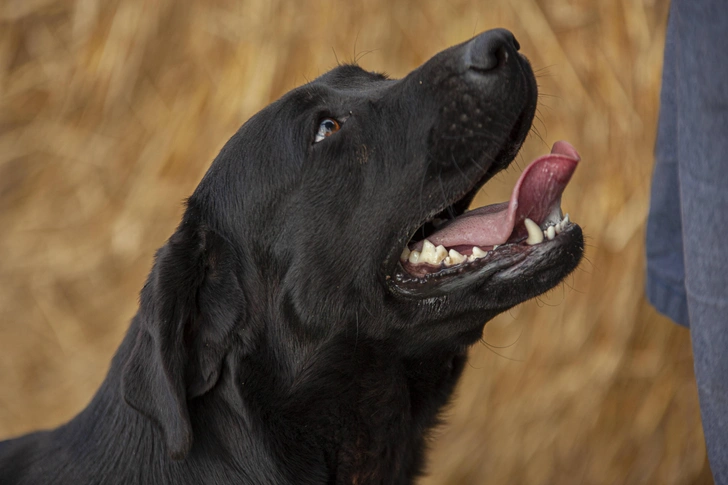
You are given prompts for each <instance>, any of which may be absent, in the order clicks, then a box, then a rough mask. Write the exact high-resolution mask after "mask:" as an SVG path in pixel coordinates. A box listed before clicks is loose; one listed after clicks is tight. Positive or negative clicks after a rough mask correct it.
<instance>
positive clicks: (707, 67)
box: [647, 0, 728, 485]
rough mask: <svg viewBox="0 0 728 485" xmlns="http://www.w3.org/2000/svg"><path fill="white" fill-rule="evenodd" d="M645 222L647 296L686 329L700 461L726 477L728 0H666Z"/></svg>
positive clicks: (722, 480) (727, 480) (722, 479)
mask: <svg viewBox="0 0 728 485" xmlns="http://www.w3.org/2000/svg"><path fill="white" fill-rule="evenodd" d="M660 103H661V106H660V120H659V128H658V134H657V144H656V148H655V168H654V174H653V180H652V194H651V197H652V200H651V203H650V214H649V218H648V221H647V297H648V298H649V300H650V302H651V303H652V304H653V305H654V306H655V307H656V308H657V309H658V310H659V311H660V312H662V313H664V314H665V315H667V316H668V317H670V318H671V319H672V320H674V321H675V322H677V323H679V324H681V325H685V326H688V327H690V335H691V338H692V345H693V354H694V358H695V376H696V379H697V384H698V397H699V399H700V412H701V416H702V420H703V429H704V431H705V440H706V443H707V447H708V460H709V462H710V466H711V469H712V471H713V476H714V478H715V482H716V483H717V484H721V485H722V484H728V3H726V1H725V0H673V2H672V5H671V7H670V19H669V22H668V28H667V39H666V45H665V64H664V68H663V77H662V93H661V99H660Z"/></svg>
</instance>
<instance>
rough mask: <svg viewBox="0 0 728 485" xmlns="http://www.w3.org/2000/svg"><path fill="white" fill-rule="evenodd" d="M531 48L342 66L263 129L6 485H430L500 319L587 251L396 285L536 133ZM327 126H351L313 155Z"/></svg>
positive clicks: (227, 151) (191, 214)
mask: <svg viewBox="0 0 728 485" xmlns="http://www.w3.org/2000/svg"><path fill="white" fill-rule="evenodd" d="M494 46H495V47H494ZM517 48H518V47H517V43H515V40H514V39H513V38H512V36H511V35H510V34H509V33H507V32H505V31H491V32H487V33H485V34H481V36H479V37H476V38H474V39H473V40H471V41H469V42H467V43H464V44H461V45H459V46H455V47H453V48H451V49H448V50H446V51H444V52H442V53H440V54H438V55H437V56H435V57H434V58H433V59H431V60H430V61H429V62H427V63H426V64H424V65H423V66H422V67H420V68H419V69H417V70H415V71H413V72H412V73H411V74H409V75H408V76H407V77H405V78H404V79H402V80H391V79H388V78H386V77H385V76H382V75H379V74H375V73H370V72H366V71H364V70H362V69H360V68H359V67H356V66H352V65H345V66H340V67H337V68H335V69H333V70H332V71H330V72H329V73H327V74H325V75H323V76H321V77H320V78H318V79H316V80H314V81H313V82H311V83H309V84H307V85H305V86H302V87H300V88H297V89H295V90H293V91H292V92H290V93H288V94H287V95H285V96H284V97H283V98H281V99H280V100H278V101H277V102H275V103H273V104H271V105H270V106H268V107H267V108H265V109H264V110H262V111H261V112H260V113H258V114H257V115H255V116H254V117H253V118H251V119H250V120H249V121H248V122H247V123H246V124H245V125H244V126H243V127H242V128H241V129H240V130H239V131H238V132H237V133H236V134H235V135H234V136H233V137H232V139H231V140H230V141H229V142H228V143H227V145H226V146H225V147H224V148H223V150H222V151H221V153H220V154H219V156H218V157H217V158H216V159H215V161H214V162H213V164H212V166H211V167H210V169H209V171H208V173H207V174H206V175H205V177H204V178H203V180H202V181H201V183H200V185H199V186H198V188H197V189H196V190H195V192H194V194H193V195H192V196H191V197H190V199H189V201H188V203H187V210H186V212H185V215H184V217H183V219H182V222H181V224H180V225H179V227H178V228H177V230H176V232H175V233H174V234H173V235H172V237H171V238H170V239H169V241H168V242H167V243H166V244H165V246H164V247H162V248H161V249H160V250H159V252H158V253H157V256H156V260H155V264H154V268H153V269H152V272H151V274H150V276H149V279H148V281H147V284H146V285H145V286H144V288H143V290H142V292H141V303H140V308H139V311H138V313H137V315H136V316H135V317H134V319H133V321H132V323H131V327H130V329H129V331H128V333H127V335H126V337H125V338H124V340H123V342H122V344H121V346H120V348H119V350H118V352H117V353H116V355H115V357H114V359H113V361H112V364H111V368H110V370H109V373H108V376H107V378H106V380H105V381H104V383H103V384H102V386H101V388H100V389H99V391H98V392H97V394H96V396H95V397H94V399H93V400H92V402H91V403H90V404H89V405H88V407H87V408H86V409H85V410H83V411H82V412H81V413H80V414H79V415H78V416H77V417H76V418H74V419H73V420H72V421H70V422H69V423H67V424H66V425H63V426H61V427H59V428H58V429H55V430H52V431H42V432H37V433H33V434H30V435H26V436H23V437H20V438H17V439H15V440H11V441H6V442H3V443H0V482H1V483H2V484H51V483H53V484H73V485H82V484H104V485H113V484H198V483H209V484H294V483H295V484H344V483H348V484H359V485H362V484H370V483H377V484H406V483H411V482H412V480H413V479H414V478H415V477H416V476H417V475H418V474H419V473H420V471H421V469H422V468H423V453H424V448H425V445H426V440H427V435H428V430H430V429H431V428H432V427H433V426H434V425H435V424H436V423H437V415H438V412H439V411H440V410H441V409H442V407H443V406H444V405H445V404H446V403H447V401H448V399H449V397H450V395H451V394H452V391H453V387H454V386H455V383H456V382H457V379H458V377H459V376H460V374H461V371H462V369H463V366H464V364H465V361H466V352H467V348H468V346H469V345H471V344H472V343H474V342H475V341H477V340H478V338H480V335H481V332H482V329H483V325H484V324H485V322H486V321H487V320H489V319H490V318H492V317H493V316H495V315H496V314H498V313H500V312H502V311H503V310H505V309H508V308H510V307H512V306H513V305H515V304H517V303H519V302H521V301H523V300H525V299H527V298H530V297H533V296H535V295H537V294H539V293H542V292H544V291H546V290H548V289H549V288H551V287H553V286H554V285H555V284H557V283H558V282H559V281H560V280H561V279H562V278H563V277H564V276H565V275H566V274H567V273H568V272H570V271H571V270H572V269H573V268H574V267H575V266H576V264H577V263H578V260H579V258H580V256H581V233H580V231H574V234H573V235H572V237H571V239H568V238H566V241H567V242H565V243H564V244H562V246H561V247H559V248H556V249H552V250H551V251H550V253H549V254H540V253H538V250H537V249H534V250H532V251H531V257H530V258H527V259H525V260H524V258H523V257H521V256H518V258H520V259H517V258H516V256H514V258H516V259H511V260H509V259H507V258H506V259H505V260H504V261H505V263H508V264H507V265H506V266H508V268H509V269H508V270H507V271H505V270H502V269H503V267H505V266H503V265H505V263H503V264H502V265H501V266H499V267H494V268H493V269H492V270H489V271H484V272H483V273H482V275H481V276H479V279H478V281H475V282H468V283H467V284H465V283H458V284H454V286H450V287H447V291H446V290H445V289H444V288H445V287H444V286H443V287H440V286H437V284H428V285H424V286H422V293H421V294H418V293H417V291H418V290H416V289H415V290H412V288H409V287H408V288H404V287H400V286H398V284H397V282H396V278H394V275H395V273H396V272H397V271H399V270H401V267H400V266H399V263H398V256H399V252H400V251H401V250H402V248H403V247H404V245H405V243H406V241H407V240H408V239H409V237H410V236H411V235H412V232H413V231H414V230H415V229H416V228H417V227H418V226H419V225H421V224H422V223H423V222H424V221H425V220H427V219H428V218H430V217H431V216H433V215H434V214H435V213H437V212H439V211H440V210H442V209H443V208H444V207H446V206H447V205H450V204H454V205H453V207H455V208H456V209H457V210H459V211H462V210H463V209H464V208H465V207H466V206H467V204H468V203H469V201H470V199H471V198H472V195H473V194H474V193H475V191H477V189H478V187H479V186H480V185H481V184H482V183H484V182H485V181H486V180H487V179H488V178H490V177H491V176H492V175H493V174H494V173H496V172H497V171H498V170H500V169H502V168H504V167H505V166H507V165H508V163H510V161H511V160H512V158H513V156H514V155H515V153H516V152H517V150H518V148H519V147H520V145H521V143H522V142H523V139H524V138H525V136H526V134H527V133H528V130H529V128H530V125H531V121H532V118H533V113H534V110H535V104H536V88H535V82H534V79H533V74H532V72H531V69H530V67H529V66H528V63H527V61H526V60H525V58H522V57H521V56H520V55H519V54H518V53H517V52H516V50H517ZM504 51H505V52H506V53H507V57H506V58H505V60H504V58H503V52H504ZM493 62H494V63H495V64H493V65H491V64H492V63H493ZM489 63H491V64H489ZM326 117H331V118H335V119H338V120H341V121H342V125H341V130H340V131H339V132H337V133H335V134H334V135H332V136H330V137H329V138H326V139H325V140H323V141H322V142H320V143H313V141H314V134H315V133H316V130H317V128H318V126H319V123H320V121H321V119H323V118H326ZM458 281H459V280H458ZM433 285H434V286H433ZM403 288H404V289H403Z"/></svg>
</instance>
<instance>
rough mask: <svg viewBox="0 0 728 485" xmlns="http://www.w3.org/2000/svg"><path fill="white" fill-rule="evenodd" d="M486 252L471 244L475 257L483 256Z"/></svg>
mask: <svg viewBox="0 0 728 485" xmlns="http://www.w3.org/2000/svg"><path fill="white" fill-rule="evenodd" d="M487 254H488V253H486V252H485V251H483V250H482V249H480V248H479V247H478V246H473V256H475V257H476V258H477V259H480V258H484V257H485V256H486V255H487Z"/></svg>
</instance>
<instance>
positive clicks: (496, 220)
mask: <svg viewBox="0 0 728 485" xmlns="http://www.w3.org/2000/svg"><path fill="white" fill-rule="evenodd" d="M579 160H580V157H579V154H578V153H577V151H576V149H575V148H574V147H573V146H572V145H571V144H569V143H568V142H565V141H559V142H556V143H554V145H553V148H552V149H551V153H549V154H548V155H543V156H541V157H539V158H537V159H536V160H534V161H533V162H532V163H531V164H530V165H529V166H528V167H526V169H525V170H524V171H523V173H522V174H521V176H520V178H519V179H518V182H517V183H516V186H515V187H514V188H513V192H512V193H511V197H510V200H509V201H508V202H503V203H500V204H493V205H488V206H485V207H481V208H478V209H475V210H472V211H470V212H467V213H465V214H463V215H461V216H459V217H458V218H456V219H454V220H452V221H451V222H450V223H449V224H447V225H445V226H444V227H442V228H441V229H440V230H438V231H437V232H435V233H434V234H431V235H430V236H428V238H427V239H428V240H429V241H430V242H431V243H432V244H434V245H435V246H437V245H443V246H444V247H446V248H451V247H457V246H470V247H472V246H480V247H486V246H495V245H498V244H504V243H506V242H507V241H508V240H509V239H513V237H516V236H520V235H521V234H515V233H516V232H518V231H517V230H515V229H518V228H520V226H523V221H524V220H525V219H526V218H529V219H531V220H533V221H535V222H536V223H538V224H540V223H541V222H543V221H544V220H545V219H546V218H547V217H548V216H549V214H551V213H552V212H553V211H554V210H558V209H559V208H560V205H561V194H562V193H563V191H564V189H565V188H566V185H567V184H568V182H569V180H570V179H571V176H572V175H573V173H574V170H576V166H577V164H578V162H579ZM422 245H423V241H420V242H417V243H415V244H413V245H412V246H411V247H410V249H412V250H421V248H422Z"/></svg>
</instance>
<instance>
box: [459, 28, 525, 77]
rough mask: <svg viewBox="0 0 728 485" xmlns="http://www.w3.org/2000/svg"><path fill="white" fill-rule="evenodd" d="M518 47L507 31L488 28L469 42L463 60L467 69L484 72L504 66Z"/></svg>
mask: <svg viewBox="0 0 728 485" xmlns="http://www.w3.org/2000/svg"><path fill="white" fill-rule="evenodd" d="M520 48H521V46H520V45H519V44H518V41H517V40H516V39H515V37H514V36H513V34H512V33H510V32H509V31H507V30H505V29H495V30H490V31H488V32H485V33H483V34H480V35H479V36H477V37H476V38H474V39H473V40H472V41H471V42H469V44H468V46H467V49H466V51H465V53H464V54H465V55H464V58H463V60H464V61H465V67H466V68H467V69H470V70H473V71H477V72H480V73H486V72H489V71H493V70H495V69H498V68H502V67H504V66H506V65H507V64H508V63H509V62H511V61H512V56H513V55H516V52H518V50H519V49H520Z"/></svg>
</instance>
